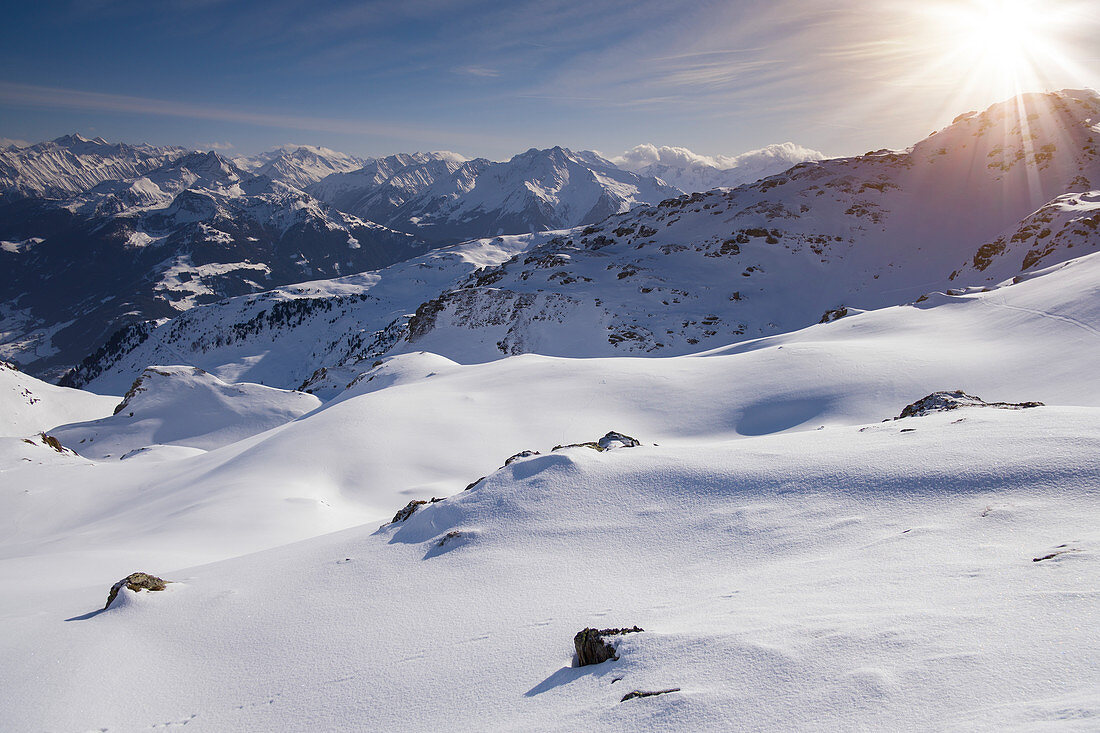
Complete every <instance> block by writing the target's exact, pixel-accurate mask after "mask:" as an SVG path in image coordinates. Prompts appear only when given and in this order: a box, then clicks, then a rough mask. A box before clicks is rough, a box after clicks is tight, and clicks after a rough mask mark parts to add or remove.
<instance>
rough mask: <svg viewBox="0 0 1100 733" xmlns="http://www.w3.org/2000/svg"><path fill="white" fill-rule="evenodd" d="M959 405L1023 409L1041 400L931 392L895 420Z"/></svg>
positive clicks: (1037, 403) (1036, 404)
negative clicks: (990, 398)
mask: <svg viewBox="0 0 1100 733" xmlns="http://www.w3.org/2000/svg"><path fill="white" fill-rule="evenodd" d="M960 407H995V408H998V409H1001V410H1025V409H1027V408H1029V407H1043V403H1042V402H986V401H985V400H983V399H982V398H981V397H975V396H974V395H970V394H967V393H966V392H963V391H962V390H961V389H957V390H954V391H952V392H933V393H932V394H930V395H928V396H927V397H923V398H921V399H919V400H917V401H916V402H914V403H913V404H911V405H909V406H907V407H906V408H905V409H904V410H902V411H901V414H900V415H898V416H897V417H895V418H894V419H895V420H901V419H903V418H906V417H923V416H925V415H930V414H931V413H933V412H945V411H947V410H957V409H959V408H960Z"/></svg>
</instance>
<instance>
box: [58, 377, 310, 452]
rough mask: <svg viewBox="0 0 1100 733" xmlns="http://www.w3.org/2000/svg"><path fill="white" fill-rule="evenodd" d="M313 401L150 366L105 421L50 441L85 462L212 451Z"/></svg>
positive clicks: (61, 430)
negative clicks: (177, 449)
mask: <svg viewBox="0 0 1100 733" xmlns="http://www.w3.org/2000/svg"><path fill="white" fill-rule="evenodd" d="M320 405H321V401H320V400H319V399H317V398H316V397H314V396H313V395H308V394H304V393H302V392H290V391H287V390H282V389H275V388H273V387H265V386H263V385H260V384H248V383H238V384H226V383H225V382H223V381H222V380H220V379H218V378H217V377H215V376H213V375H211V374H208V373H207V372H204V371H202V370H201V369H197V368H195V367H189V366H188V367H179V366H167V367H164V366H152V367H148V368H146V369H145V371H144V372H142V375H141V376H140V377H138V379H137V380H136V381H135V382H134V384H133V385H131V387H130V389H129V391H127V393H126V395H125V397H124V398H123V400H122V401H121V402H120V403H118V405H117V406H116V407H115V408H114V410H113V413H114V414H112V415H111V416H110V417H105V418H102V419H98V420H92V421H87V422H80V423H74V424H69V425H62V426H60V427H58V428H56V429H54V430H53V431H51V435H53V436H54V437H55V438H57V439H58V440H60V441H61V443H62V444H63V445H65V446H66V447H69V448H72V449H73V450H75V451H76V452H77V453H79V454H80V455H82V456H85V457H86V458H94V459H99V460H106V459H108V458H123V459H125V458H133V457H137V456H138V455H141V456H142V457H147V456H148V454H149V453H151V452H155V451H158V450H159V449H160V448H161V446H181V447H185V448H195V449H199V450H200V451H201V450H212V449H214V448H220V447H221V446H223V445H229V444H230V443H235V442H237V441H239V440H243V439H244V438H248V437H250V436H252V435H256V434H257V433H262V432H264V431H265V430H270V429H271V428H274V427H278V426H280V425H283V424H285V423H288V422H290V421H291V420H294V419H295V418H298V417H300V416H302V415H304V414H306V413H307V412H310V411H312V410H315V409H317V408H318V407H320Z"/></svg>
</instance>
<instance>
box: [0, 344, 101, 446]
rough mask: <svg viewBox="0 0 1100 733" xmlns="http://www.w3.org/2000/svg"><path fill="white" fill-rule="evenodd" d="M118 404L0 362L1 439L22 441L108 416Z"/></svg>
mask: <svg viewBox="0 0 1100 733" xmlns="http://www.w3.org/2000/svg"><path fill="white" fill-rule="evenodd" d="M117 402H118V399H117V398H114V397H111V396H101V395H97V394H92V393H91V392H85V391H83V390H79V389H69V388H67V387H58V386H55V385H53V384H49V383H47V382H43V381H41V380H39V379H35V378H34V377H32V376H30V375H28V374H23V373H22V372H20V371H19V370H17V369H16V368H15V367H13V366H12V365H11V364H8V363H7V362H3V361H0V437H19V438H23V437H26V436H29V435H33V434H34V433H41V432H49V431H50V430H51V429H52V428H54V427H55V426H58V425H62V424H65V423H70V422H76V421H79V420H93V419H96V418H99V417H102V416H104V415H110V414H111V409H112V408H113V406H114V404H117Z"/></svg>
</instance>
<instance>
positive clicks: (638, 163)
mask: <svg viewBox="0 0 1100 733" xmlns="http://www.w3.org/2000/svg"><path fill="white" fill-rule="evenodd" d="M826 157H827V156H826V155H825V154H824V153H820V152H818V151H816V150H810V149H809V148H806V147H803V146H801V145H796V144H795V143H790V142H788V143H780V144H776V145H769V146H767V147H765V148H761V149H759V150H750V151H748V152H747V153H742V154H741V155H719V156H714V157H711V156H706V155H699V154H698V153H694V152H692V151H690V150H688V149H687V148H680V147H671V146H668V145H661V146H657V145H650V144H645V145H637V146H635V147H633V148H631V149H630V150H628V151H626V152H625V153H623V154H622V155H620V156H618V157H615V158H613V159H612V160H613V162H614V163H615V164H617V165H618V166H619V167H621V168H624V169H626V170H630V171H634V172H636V173H641V174H642V175H646V176H655V177H657V178H660V179H661V180H662V181H664V182H665V183H668V184H670V185H673V186H676V187H677V188H679V189H680V190H681V191H684V192H685V193H692V192H697V191H709V190H710V189H712V188H719V187H728V188H735V187H737V186H741V185H744V184H746V183H753V182H754V181H758V180H760V179H761V178H766V177H768V176H774V175H776V174H778V173H782V172H783V171H785V170H787V169H788V168H792V167H794V166H796V165H798V164H799V163H805V162H807V161H815V160H825V158H826Z"/></svg>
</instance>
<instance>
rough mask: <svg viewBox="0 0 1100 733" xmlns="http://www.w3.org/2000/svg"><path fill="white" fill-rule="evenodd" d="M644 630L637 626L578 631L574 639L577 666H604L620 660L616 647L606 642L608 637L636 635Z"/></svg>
mask: <svg viewBox="0 0 1100 733" xmlns="http://www.w3.org/2000/svg"><path fill="white" fill-rule="evenodd" d="M643 630H644V629H642V628H640V627H638V626H635V627H634V628H631V629H591V628H588V629H584V630H582V631H578V632H577V635H576V636H574V637H573V646H574V647H575V648H576V650H577V666H578V667H587V666H588V665H589V664H602V663H603V662H606V661H607V660H609V659H618V658H619V656H618V655H617V654H616V653H615V647H614V646H612V645H611V643H610V642H608V641H607V640H605V638H604V637H607V636H619V635H621V634H636V633H640V632H642V631H643Z"/></svg>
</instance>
